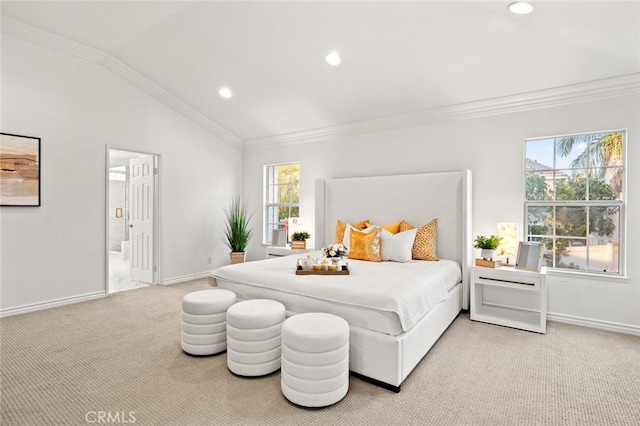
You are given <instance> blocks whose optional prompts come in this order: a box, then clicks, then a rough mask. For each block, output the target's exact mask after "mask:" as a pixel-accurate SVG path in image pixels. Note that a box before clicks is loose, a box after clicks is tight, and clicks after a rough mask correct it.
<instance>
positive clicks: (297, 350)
mask: <svg viewBox="0 0 640 426" xmlns="http://www.w3.org/2000/svg"><path fill="white" fill-rule="evenodd" d="M281 374H282V378H281V385H282V393H283V394H284V396H285V397H286V398H287V399H288V400H289V401H291V402H293V403H294V404H298V405H302V406H304V407H325V406H327V405H331V404H335V403H336V402H338V401H340V400H341V399H342V398H344V396H345V395H346V394H347V391H348V390H349V324H348V323H347V322H346V321H345V320H344V319H342V318H340V317H338V316H335V315H331V314H323V313H307V314H300V315H294V316H292V317H290V318H289V319H287V320H286V321H285V322H284V325H283V326H282V370H281Z"/></svg>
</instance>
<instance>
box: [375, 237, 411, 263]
mask: <svg viewBox="0 0 640 426" xmlns="http://www.w3.org/2000/svg"><path fill="white" fill-rule="evenodd" d="M417 231H418V229H417V228H413V229H409V230H408V231H403V232H398V233H397V234H392V233H391V232H389V231H387V230H386V229H383V230H382V234H380V237H381V242H380V257H382V260H390V261H392V262H402V263H404V262H408V261H410V260H411V249H412V248H413V242H414V241H415V239H416V232H417Z"/></svg>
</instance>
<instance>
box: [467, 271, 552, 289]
mask: <svg viewBox="0 0 640 426" xmlns="http://www.w3.org/2000/svg"><path fill="white" fill-rule="evenodd" d="M491 272H492V271H489V272H488V273H485V272H484V271H476V272H475V279H474V282H476V283H478V284H483V285H487V286H495V287H509V288H517V289H519V290H531V291H540V277H538V276H526V275H519V274H518V275H516V274H510V275H504V274H495V273H491Z"/></svg>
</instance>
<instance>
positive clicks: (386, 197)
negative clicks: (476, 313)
mask: <svg viewBox="0 0 640 426" xmlns="http://www.w3.org/2000/svg"><path fill="white" fill-rule="evenodd" d="M315 189H316V211H315V227H316V229H315V246H316V247H317V248H319V247H323V246H325V245H326V244H330V243H332V242H334V240H335V226H336V221H337V220H338V219H340V220H342V221H343V222H346V223H351V222H358V221H361V220H363V219H369V220H370V221H371V223H376V224H382V225H385V224H388V223H393V222H397V221H399V220H405V221H407V222H409V223H411V224H412V225H414V226H417V227H419V226H422V225H424V224H425V223H427V222H429V221H431V219H433V218H435V217H437V218H438V240H437V247H436V249H437V253H438V256H439V257H441V258H446V259H454V260H457V261H458V262H460V264H461V265H462V282H463V287H464V292H463V307H464V309H468V306H469V276H468V275H469V266H471V260H472V245H473V241H472V237H471V171H469V170H462V171H456V172H444V173H424V174H410V175H394V176H372V177H358V178H343V179H316V188H315Z"/></svg>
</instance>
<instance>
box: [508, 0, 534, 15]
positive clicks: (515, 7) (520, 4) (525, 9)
mask: <svg viewBox="0 0 640 426" xmlns="http://www.w3.org/2000/svg"><path fill="white" fill-rule="evenodd" d="M508 7H509V11H510V12H511V13H515V14H516V15H527V14H529V13H531V12H533V6H532V5H531V4H530V3H527V2H524V1H517V2H514V3H511V4H510V5H509V6H508Z"/></svg>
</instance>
